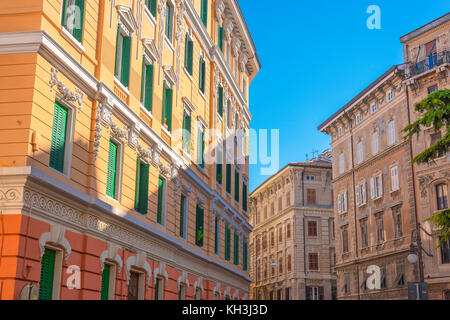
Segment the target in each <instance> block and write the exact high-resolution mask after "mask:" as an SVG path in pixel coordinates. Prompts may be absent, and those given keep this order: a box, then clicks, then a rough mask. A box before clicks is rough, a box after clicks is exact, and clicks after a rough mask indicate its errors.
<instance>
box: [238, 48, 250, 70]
mask: <svg viewBox="0 0 450 320" xmlns="http://www.w3.org/2000/svg"><path fill="white" fill-rule="evenodd" d="M247 62H248V57H247V55H246V54H245V53H243V52H242V53H241V56H240V58H239V63H240V64H241V71H242V72H244V71H245V66H246V65H247Z"/></svg>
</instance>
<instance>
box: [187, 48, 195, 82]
mask: <svg viewBox="0 0 450 320" xmlns="http://www.w3.org/2000/svg"><path fill="white" fill-rule="evenodd" d="M193 64H194V41H188V68H187V69H188V72H189V74H190V75H191V76H192V72H193Z"/></svg>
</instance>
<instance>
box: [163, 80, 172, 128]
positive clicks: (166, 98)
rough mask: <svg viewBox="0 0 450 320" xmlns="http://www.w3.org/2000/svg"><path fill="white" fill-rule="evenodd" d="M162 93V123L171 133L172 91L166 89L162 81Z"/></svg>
mask: <svg viewBox="0 0 450 320" xmlns="http://www.w3.org/2000/svg"><path fill="white" fill-rule="evenodd" d="M163 88H164V92H163V108H162V112H163V114H162V123H163V126H164V127H165V128H166V129H167V130H168V131H169V132H170V131H172V95H173V91H172V89H170V88H168V87H166V82H165V81H164V85H163Z"/></svg>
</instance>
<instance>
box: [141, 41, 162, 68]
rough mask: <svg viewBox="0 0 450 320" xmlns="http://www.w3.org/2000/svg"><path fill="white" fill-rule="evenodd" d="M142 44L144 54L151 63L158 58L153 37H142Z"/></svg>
mask: <svg viewBox="0 0 450 320" xmlns="http://www.w3.org/2000/svg"><path fill="white" fill-rule="evenodd" d="M142 44H143V46H144V55H145V57H146V58H147V59H149V60H150V61H151V62H152V63H155V62H156V61H158V60H159V53H158V49H156V45H155V41H154V40H153V39H147V38H145V39H142Z"/></svg>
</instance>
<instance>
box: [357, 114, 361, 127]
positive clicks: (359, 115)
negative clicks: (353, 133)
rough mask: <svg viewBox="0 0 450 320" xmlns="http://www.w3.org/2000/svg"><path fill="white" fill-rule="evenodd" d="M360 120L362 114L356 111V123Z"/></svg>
mask: <svg viewBox="0 0 450 320" xmlns="http://www.w3.org/2000/svg"><path fill="white" fill-rule="evenodd" d="M361 122H362V115H361V113H358V114H357V115H356V125H358V124H360V123H361Z"/></svg>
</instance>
